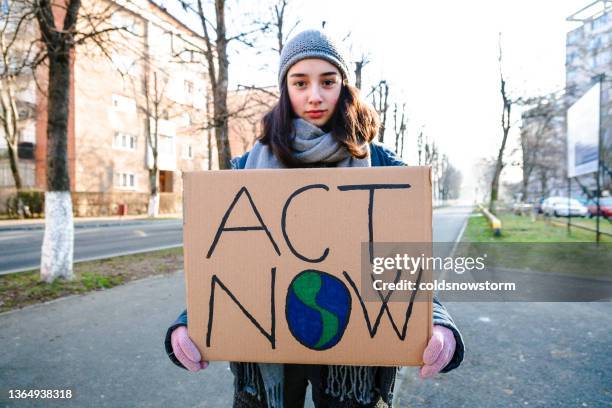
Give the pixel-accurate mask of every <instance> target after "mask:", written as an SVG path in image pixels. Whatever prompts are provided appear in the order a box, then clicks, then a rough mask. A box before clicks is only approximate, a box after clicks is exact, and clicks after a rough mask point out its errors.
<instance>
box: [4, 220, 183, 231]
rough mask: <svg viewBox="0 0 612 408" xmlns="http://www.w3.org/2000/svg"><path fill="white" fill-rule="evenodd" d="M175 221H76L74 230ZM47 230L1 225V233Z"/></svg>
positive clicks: (41, 225) (41, 224) (35, 226)
mask: <svg viewBox="0 0 612 408" xmlns="http://www.w3.org/2000/svg"><path fill="white" fill-rule="evenodd" d="M173 220H174V219H170V218H168V219H153V220H149V219H146V218H143V219H132V220H125V221H122V220H117V221H113V220H109V221H99V222H96V221H76V222H75V223H74V228H75V229H77V228H100V227H115V226H121V225H126V226H129V225H138V224H142V223H145V222H149V221H155V222H160V221H162V222H165V221H173ZM176 220H180V218H176ZM43 229H45V223H44V221H43V222H37V223H31V224H23V225H19V224H17V225H1V224H0V232H1V231H33V230H43Z"/></svg>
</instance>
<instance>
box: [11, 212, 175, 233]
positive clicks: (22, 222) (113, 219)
mask: <svg viewBox="0 0 612 408" xmlns="http://www.w3.org/2000/svg"><path fill="white" fill-rule="evenodd" d="M181 218H182V214H161V215H160V216H158V217H157V218H149V217H148V216H147V215H146V214H143V215H126V216H118V215H114V216H107V217H78V218H76V217H75V218H74V227H75V228H84V227H108V226H112V225H130V224H137V223H140V222H143V221H163V220H168V219H171V220H175V219H181ZM44 228H45V219H44V218H36V219H16V220H0V231H15V230H36V229H44Z"/></svg>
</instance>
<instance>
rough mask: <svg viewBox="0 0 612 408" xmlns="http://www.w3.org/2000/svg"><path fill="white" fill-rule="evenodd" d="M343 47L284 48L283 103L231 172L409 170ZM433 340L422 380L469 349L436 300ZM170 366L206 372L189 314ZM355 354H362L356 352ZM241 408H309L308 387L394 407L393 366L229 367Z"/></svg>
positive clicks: (174, 330) (302, 42)
mask: <svg viewBox="0 0 612 408" xmlns="http://www.w3.org/2000/svg"><path fill="white" fill-rule="evenodd" d="M348 72H349V71H348V67H347V65H346V60H345V59H344V58H343V56H342V54H341V52H340V51H339V48H338V47H337V46H336V45H335V44H334V42H333V41H332V40H331V39H330V38H329V37H328V36H327V35H326V34H324V33H323V32H321V31H318V30H308V31H304V32H302V33H300V34H298V35H296V36H295V37H294V38H293V39H292V40H291V41H290V42H288V43H287V45H286V46H285V47H284V48H283V51H282V55H281V61H280V69H279V73H278V81H279V86H280V99H279V101H278V103H277V104H276V106H274V107H273V108H272V110H271V111H270V112H268V113H267V114H266V115H265V116H264V118H263V131H262V134H261V136H260V138H259V141H258V142H257V143H255V145H254V146H253V148H252V149H251V151H250V152H247V153H246V154H245V155H244V156H242V157H240V158H237V159H234V161H233V162H232V165H233V168H237V169H245V168H246V169H253V168H286V167H367V166H405V163H403V162H402V161H401V160H399V159H398V158H397V157H396V156H395V155H394V154H393V153H392V152H391V151H389V150H387V149H386V148H385V147H383V146H382V145H380V144H377V143H374V142H373V139H374V138H375V136H376V135H377V134H378V127H379V122H378V116H377V114H376V112H375V111H373V109H371V108H370V107H368V106H367V105H366V104H364V103H363V102H362V100H361V99H360V97H359V91H358V90H357V89H356V88H354V87H353V86H351V85H349V83H348ZM433 324H434V327H433V336H432V337H431V339H430V340H429V343H428V345H427V347H426V349H425V352H424V354H423V361H424V363H425V365H424V366H423V367H421V369H420V376H421V378H428V377H431V376H433V375H434V374H436V373H439V372H447V371H450V370H452V369H454V368H456V367H457V366H459V364H460V363H461V361H462V360H463V352H464V346H463V341H462V338H461V334H460V333H459V330H458V329H457V327H456V326H455V324H454V322H453V320H452V318H451V317H450V315H449V314H448V312H447V311H446V309H445V308H444V306H442V304H441V303H439V302H438V301H437V300H436V299H434V312H433ZM165 347H166V351H167V353H168V356H169V357H170V359H171V360H172V361H173V362H174V363H175V364H176V365H178V366H180V367H183V368H186V369H188V370H189V371H193V372H195V371H199V370H201V369H204V368H206V367H207V366H208V362H207V361H202V356H201V355H200V353H199V351H198V349H197V348H196V347H195V345H194V344H193V342H192V341H191V340H190V339H189V337H188V335H187V313H186V311H183V313H182V314H181V315H180V316H179V318H178V319H177V320H176V322H175V323H174V324H173V325H172V326H171V327H170V328H169V329H168V332H167V335H166V341H165ZM355 352H357V350H355ZM230 367H231V370H232V372H233V374H234V377H235V380H234V403H233V406H234V407H235V408H238V407H240V408H242V407H262V408H265V407H268V408H272V407H273V408H278V407H285V408H295V407H303V406H304V399H305V393H306V387H307V385H308V382H310V384H311V386H312V394H313V401H314V403H315V406H317V407H345V408H348V407H391V402H392V399H393V385H394V380H395V374H396V368H395V367H356V366H325V365H301V364H257V363H233V362H232V363H230Z"/></svg>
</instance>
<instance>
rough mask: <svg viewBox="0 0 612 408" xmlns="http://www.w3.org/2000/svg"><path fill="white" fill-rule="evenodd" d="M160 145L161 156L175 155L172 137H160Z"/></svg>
mask: <svg viewBox="0 0 612 408" xmlns="http://www.w3.org/2000/svg"><path fill="white" fill-rule="evenodd" d="M158 143H159V150H158V151H159V153H160V154H168V155H172V154H174V138H173V137H172V136H165V135H159V139H158Z"/></svg>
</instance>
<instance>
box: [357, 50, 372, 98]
mask: <svg viewBox="0 0 612 408" xmlns="http://www.w3.org/2000/svg"><path fill="white" fill-rule="evenodd" d="M369 63H370V60H369V58H368V56H367V55H365V54H361V55H360V57H359V59H358V60H357V61H355V88H357V89H361V74H362V71H363V68H364V67H365V66H366V65H368V64H369Z"/></svg>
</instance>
